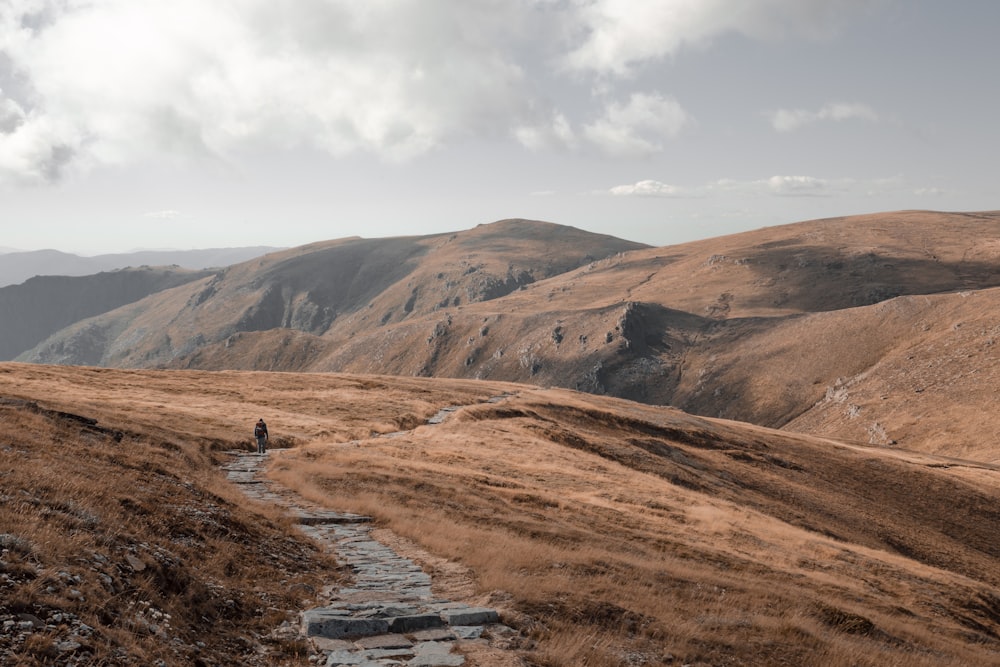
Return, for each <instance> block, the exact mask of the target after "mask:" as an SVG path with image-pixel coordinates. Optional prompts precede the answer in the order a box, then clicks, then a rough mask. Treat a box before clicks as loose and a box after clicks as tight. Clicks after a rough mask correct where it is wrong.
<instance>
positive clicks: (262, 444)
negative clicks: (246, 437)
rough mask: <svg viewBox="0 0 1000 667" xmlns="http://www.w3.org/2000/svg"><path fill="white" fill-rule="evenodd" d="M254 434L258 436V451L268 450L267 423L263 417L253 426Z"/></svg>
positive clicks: (259, 452)
mask: <svg viewBox="0 0 1000 667" xmlns="http://www.w3.org/2000/svg"><path fill="white" fill-rule="evenodd" d="M253 435H254V437H255V438H257V453H258V454H263V453H265V452H266V451H267V424H265V423H264V420H263V419H258V420H257V425H256V426H254V427H253Z"/></svg>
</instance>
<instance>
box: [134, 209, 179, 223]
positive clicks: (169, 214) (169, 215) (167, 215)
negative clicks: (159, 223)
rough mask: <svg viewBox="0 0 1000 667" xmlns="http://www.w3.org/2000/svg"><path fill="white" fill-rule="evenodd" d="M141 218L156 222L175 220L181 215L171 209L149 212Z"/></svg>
mask: <svg viewBox="0 0 1000 667" xmlns="http://www.w3.org/2000/svg"><path fill="white" fill-rule="evenodd" d="M142 217H144V218H153V219H156V220H176V219H177V218H180V217H182V213H181V212H180V211H175V210H173V209H167V210H165V211H149V212H148V213H143V214H142Z"/></svg>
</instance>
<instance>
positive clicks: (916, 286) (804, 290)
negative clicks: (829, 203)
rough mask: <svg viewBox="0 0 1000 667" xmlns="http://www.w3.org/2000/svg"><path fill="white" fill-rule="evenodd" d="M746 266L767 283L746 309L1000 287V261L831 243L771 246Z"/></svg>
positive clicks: (833, 305) (823, 307)
mask: <svg viewBox="0 0 1000 667" xmlns="http://www.w3.org/2000/svg"><path fill="white" fill-rule="evenodd" d="M746 265H747V266H749V268H750V269H751V270H752V271H753V272H754V274H755V275H756V276H757V281H758V282H759V283H763V284H764V285H767V286H769V287H770V288H771V289H769V290H767V291H766V293H763V294H761V295H759V296H757V297H749V298H748V300H747V303H746V304H745V305H746V306H748V307H762V308H773V307H779V308H789V309H795V310H801V311H804V312H819V311H828V310H839V309H842V308H854V307H858V306H869V305H872V304H875V303H879V302H880V301H886V300H888V299H892V298H895V297H898V296H908V295H915V294H935V293H941V292H950V291H955V290H964V289H984V288H988V287H997V286H1000V265H997V264H996V263H993V262H966V261H961V262H946V261H941V260H940V259H938V258H937V257H934V256H932V255H928V257H927V258H924V259H921V258H914V257H894V256H892V255H891V254H888V253H878V252H866V253H862V254H845V253H843V252H841V251H840V250H839V249H837V248H833V247H803V246H787V245H782V246H777V245H774V244H771V247H768V248H766V249H765V250H763V251H761V252H758V253H756V254H753V255H750V256H749V257H748V258H747V259H746Z"/></svg>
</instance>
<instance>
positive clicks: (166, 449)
mask: <svg viewBox="0 0 1000 667" xmlns="http://www.w3.org/2000/svg"><path fill="white" fill-rule="evenodd" d="M501 396H503V397H504V398H502V399H501V400H497V401H495V402H491V401H490V400H489V399H491V398H493V397H501ZM448 406H465V407H462V408H461V409H459V410H457V411H455V412H454V413H453V414H452V415H451V416H450V417H449V418H448V419H447V420H445V421H444V422H443V423H442V424H439V425H424V424H425V423H426V421H427V419H428V418H430V417H431V416H433V415H435V414H436V413H437V412H438V411H439V410H440V409H442V408H444V407H448ZM0 413H2V417H3V419H4V422H5V423H6V424H7V426H8V428H7V429H6V430H5V434H4V435H3V436H2V438H0V450H2V452H3V458H2V461H3V464H2V467H0V479H2V481H3V486H2V489H3V491H2V494H0V536H2V538H0V539H3V541H4V545H3V546H4V549H5V551H4V554H3V556H2V563H0V616H2V617H4V618H7V617H8V616H9V617H11V618H18V619H20V617H18V616H17V615H18V614H24V615H30V616H32V617H35V618H38V619H40V621H42V622H43V623H44V624H45V625H46V626H52V629H45V630H39V631H37V632H34V633H32V634H31V635H30V636H29V637H30V638H29V641H28V642H25V643H23V644H17V643H16V642H15V641H14V640H13V639H9V637H11V636H13V635H11V634H10V633H6V634H4V635H2V642H3V643H0V655H3V656H4V660H6V661H7V662H10V664H24V665H30V664H56V663H57V662H58V661H59V660H61V659H62V658H65V657H66V655H70V656H75V658H74V659H76V660H77V661H78V662H77V664H81V665H83V664H95V665H96V664H136V665H139V664H143V665H145V664H152V663H154V662H155V661H156V660H163V661H164V662H165V663H167V664H178V665H179V664H197V661H201V664H234V663H239V664H305V657H304V650H303V647H302V645H301V643H300V642H298V641H296V640H295V639H294V638H292V637H286V636H284V635H281V634H280V633H277V634H276V633H275V632H274V631H275V630H276V629H279V628H280V626H281V624H282V622H285V621H289V620H294V618H295V614H296V612H297V611H298V610H300V609H302V608H305V607H308V606H309V605H310V604H312V603H313V601H314V600H315V598H316V594H317V592H318V587H319V586H321V585H322V584H323V583H327V582H329V581H331V580H335V579H336V578H337V577H338V576H340V575H339V574H338V571H337V569H336V564H335V563H332V562H330V560H329V559H328V558H324V557H323V556H322V555H321V554H319V553H318V552H317V551H316V549H315V547H314V546H313V545H311V544H310V543H309V542H308V541H307V540H305V539H304V538H302V537H300V536H299V535H298V533H296V532H295V531H294V530H293V528H292V526H290V525H289V523H288V522H287V520H285V519H284V518H282V517H280V516H277V515H276V514H275V513H274V512H273V511H271V510H269V509H268V508H266V507H260V506H257V505H255V504H252V503H250V502H248V501H246V500H245V499H243V498H242V497H241V495H240V493H239V491H238V490H236V489H234V488H232V487H231V486H230V485H229V484H228V483H226V482H225V481H224V479H223V477H222V474H221V473H220V472H219V470H218V465H219V464H220V463H221V462H222V461H223V460H224V459H225V457H226V455H225V452H226V451H229V450H231V449H235V448H243V449H250V448H251V446H252V445H251V442H250V441H251V438H250V432H251V429H252V426H253V423H254V422H255V421H256V420H257V418H258V417H263V418H264V419H265V420H266V421H267V423H268V426H269V428H270V431H271V433H272V436H273V437H274V442H273V445H275V446H280V447H285V448H287V449H286V451H283V452H278V453H275V454H274V455H273V456H272V461H271V466H270V471H269V474H270V475H271V476H272V477H273V478H274V479H276V480H279V481H281V482H282V483H283V484H285V485H286V486H288V487H290V488H293V489H295V490H297V491H298V492H299V493H301V494H302V495H303V496H305V497H307V498H308V499H310V500H312V501H314V502H317V503H320V504H323V505H326V506H329V507H331V508H336V509H341V510H350V511H356V512H363V513H366V514H370V515H372V516H373V517H375V519H376V524H377V526H378V527H379V530H380V531H385V534H386V535H387V536H388V539H395V540H398V541H399V542H400V544H403V545H404V546H405V545H409V547H410V548H411V549H412V551H413V552H414V553H416V554H418V556H419V555H420V554H422V555H423V556H422V557H423V558H424V559H425V560H426V561H427V563H428V568H429V569H442V570H443V569H446V568H445V565H447V564H453V565H454V566H455V568H456V569H455V572H459V573H461V574H460V577H459V578H464V579H465V580H466V581H465V582H464V583H463V585H462V586H456V587H455V588H454V591H461V592H462V595H464V596H465V599H466V600H467V601H474V602H480V603H487V604H490V605H493V606H496V607H498V608H499V609H500V610H501V613H502V617H503V619H504V621H505V622H506V623H508V624H509V625H511V626H512V627H514V628H515V629H517V630H518V631H519V633H520V636H521V640H520V641H519V642H517V644H516V646H512V647H511V651H512V653H514V654H516V656H517V659H518V660H519V661H520V662H521V663H522V664H524V665H538V666H546V667H571V666H574V667H575V666H580V665H588V666H612V665H614V666H618V665H630V666H638V665H661V664H662V665H671V664H676V665H681V664H689V665H702V666H705V665H830V666H834V667H837V666H845V667H846V666H848V665H872V666H875V665H879V666H886V665H889V666H893V665H896V666H900V667H902V666H903V665H906V666H911V665H913V666H918V667H919V666H928V667H929V666H931V665H935V666H937V665H946V666H955V667H957V666H959V665H963V666H965V665H1000V543H998V541H997V540H996V538H995V536H996V535H997V534H998V532H1000V510H998V508H1000V502H998V501H1000V471H998V470H997V469H996V467H994V466H989V465H983V464H976V463H972V462H962V461H957V460H954V459H941V458H935V457H932V456H929V455H925V454H915V453H907V452H905V451H902V450H899V449H892V450H888V449H879V448H871V447H862V446H858V445H847V444H841V443H835V442H832V441H828V440H821V439H816V438H808V437H804V436H796V435H794V434H789V433H784V432H776V431H770V430H767V429H762V428H757V427H750V426H746V425H743V424H737V423H734V422H725V421H720V420H709V419H703V418H697V417H692V416H689V415H686V414H684V413H682V412H679V411H676V410H671V409H664V408H655V407H650V406H645V405H639V404H635V403H631V402H627V401H622V400H616V399H609V398H605V397H596V396H590V395H584V394H578V393H575V392H570V391H565V390H552V389H548V390H546V389H537V388H531V387H527V386H519V385H510V384H502V383H482V382H474V381H464V380H432V379H425V378H386V377H373V376H364V377H362V376H356V377H352V376H337V375H327V374H293V373H249V372H247V373H239V372H214V373H213V372H196V371H121V370H108V369H91V368H67V367H46V366H31V365H20V364H5V365H0ZM92 420H96V421H92ZM389 434H392V437H385V436H387V435H389ZM57 615H58V616H59V618H60V619H61V620H63V621H65V622H62V623H59V622H55V621H54V619H55V618H56V616H57ZM67 619H68V620H67ZM74 619H78V622H77V620H74ZM81 623H82V624H85V625H86V626H87V627H89V628H91V633H90V634H89V635H88V636H83V635H81V633H80V628H79V626H80V624H81ZM71 635H72V637H73V639H72V641H74V642H75V643H77V644H79V647H77V648H74V649H73V650H72V651H69V652H68V653H60V651H65V650H66V649H67V647H68V646H72V644H67V643H66V642H68V641H69V640H70V636H71ZM60 656H62V658H60ZM472 659H475V658H474V657H473V658H472ZM88 661H89V662H88ZM5 664H6V663H5ZM474 664H480V665H481V667H486V665H487V663H486V662H481V663H474Z"/></svg>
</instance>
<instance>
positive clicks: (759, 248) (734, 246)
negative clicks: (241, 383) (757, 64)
mask: <svg viewBox="0 0 1000 667" xmlns="http://www.w3.org/2000/svg"><path fill="white" fill-rule="evenodd" d="M630 248H631V249H630ZM997 285H1000V213H997V212H987V213H976V214H972V213H934V212H925V211H904V212H897V213H884V214H873V215H865V216H854V217H849V218H836V219H826V220H814V221H808V222H802V223H796V224H792V225H784V226H780V227H771V228H766V229H761V230H756V231H752V232H746V233H742V234H734V235H731V236H726V237H720V238H716V239H707V240H704V241H698V242H694V243H687V244H683V245H678V246H671V247H665V248H642V247H635V244H627V243H626V242H622V241H618V240H614V239H610V238H608V237H597V236H595V235H588V234H585V233H583V232H579V231H578V230H572V229H571V228H565V227H559V226H555V225H547V224H545V223H531V222H525V221H505V222H502V223H495V224H493V225H484V226H480V227H478V228H476V229H474V230H469V231H467V232H462V233H458V234H453V235H438V236H433V237H413V238H401V239H387V240H379V241H365V240H362V239H348V240H342V241H336V242H328V243H325V244H314V245H312V246H306V247H304V248H300V249H295V250H292V251H287V252H286V253H278V254H275V255H272V256H268V258H265V259H264V260H259V261H255V262H249V263H245V264H243V265H240V266H238V267H233V268H231V269H230V270H229V271H227V273H226V274H225V275H223V276H220V278H218V279H217V280H216V281H213V282H212V283H207V282H206V283H204V284H200V285H198V286H194V285H191V286H188V287H187V288H186V290H187V291H186V292H184V290H181V292H182V293H178V294H176V295H174V296H171V297H169V299H168V298H167V297H166V295H161V296H159V297H155V298H152V299H150V300H149V301H147V302H144V303H142V304H141V305H140V306H139V307H137V308H135V309H130V310H129V312H128V313H114V314H109V315H107V316H102V317H100V318H97V319H96V320H94V321H92V322H89V323H87V324H86V325H85V326H83V327H82V328H81V327H77V328H74V329H69V330H67V331H64V332H61V333H60V334H59V335H58V336H56V337H55V338H54V339H53V340H51V341H49V342H47V343H46V344H45V345H42V346H40V347H38V348H36V349H35V350H34V351H33V352H32V353H31V354H29V355H25V356H23V357H22V359H24V360H32V361H55V360H59V361H60V362H63V363H73V362H72V355H66V354H63V352H64V351H65V350H66V349H77V348H86V347H87V346H86V345H84V344H82V342H83V341H87V340H98V341H101V342H100V346H101V349H102V355H101V356H100V357H99V358H98V361H97V362H99V363H100V364H102V365H112V366H134V367H143V366H145V367H149V366H170V367H174V368H202V369H248V370H249V369H267V370H301V371H306V370H308V371H347V372H356V373H388V374H396V375H405V376H413V375H419V376H435V377H467V378H477V379H493V380H502V381H516V382H528V383H532V384H537V385H542V386H562V387H568V388H572V389H578V390H583V391H587V392H591V393H595V394H609V395H614V396H620V397H625V398H629V399H633V400H638V401H642V402H647V403H652V404H666V405H674V406H677V407H681V408H683V409H684V410H686V411H689V412H692V413H696V414H701V415H707V416H716V417H725V418H731V419H737V420H741V421H748V422H752V423H756V424H761V425H764V426H769V427H788V428H794V429H799V430H806V431H809V432H813V433H816V434H819V435H830V436H838V435H839V436H842V437H848V438H851V439H856V440H859V441H863V442H871V443H873V444H882V445H892V444H894V443H895V444H901V445H903V446H905V447H910V448H915V449H921V450H925V451H933V452H938V453H942V454H948V453H951V454H955V455H961V456H968V457H973V458H981V459H983V460H990V461H993V460H998V459H1000V450H998V448H997V446H996V445H995V444H994V443H995V442H996V440H995V438H993V437H992V436H991V434H994V433H1000V425H997V426H994V424H993V421H992V418H988V419H983V418H981V417H977V416H976V415H982V414H992V413H991V411H990V409H989V406H990V405H991V398H990V396H989V394H988V392H986V391H983V390H978V389H976V388H975V386H974V384H975V380H976V379H977V378H986V379H987V381H990V382H992V379H993V378H995V377H997V376H1000V369H998V368H997V361H996V357H995V356H994V355H993V354H991V353H990V347H989V345H988V344H987V339H989V338H990V337H991V336H992V334H991V333H984V334H982V335H981V336H978V337H975V336H972V334H971V333H970V332H972V331H985V332H991V331H993V329H994V327H997V326H1000V322H995V321H994V319H993V318H992V317H991V316H990V313H993V312H997V311H996V309H995V307H994V305H993V304H994V302H995V301H996V298H997V297H996V294H995V292H994V291H993V289H992V288H994V287H996V286H997ZM973 294H974V295H976V298H966V297H963V296H962V295H973ZM140 318H141V319H140ZM962 322H975V328H965V329H964V330H963V335H962V336H961V337H955V336H951V338H949V336H950V335H951V334H950V333H949V332H953V331H954V330H957V329H953V327H955V326H956V325H957V326H958V327H961V326H962V325H961V323H962ZM150 332H155V335H150ZM74 338H76V339H78V341H77V343H72V342H70V341H72V340H73V339H74ZM952 339H954V340H952ZM935 340H937V342H935ZM961 341H965V342H961ZM900 355H902V356H900ZM914 355H916V356H914ZM907 356H909V357H910V358H909V359H907ZM88 359H93V358H92V357H88ZM945 360H947V361H946V363H945ZM78 363H79V362H78ZM915 365H920V366H922V367H923V368H924V370H923V371H921V372H920V373H916V372H915V371H913V367H914V366H915ZM893 369H895V370H893ZM890 371H891V373H892V374H894V375H892V376H891V377H890V376H885V377H883V375H884V374H885V373H890ZM934 374H939V375H941V374H945V375H948V376H949V377H954V378H959V379H961V381H959V380H955V382H957V383H958V384H956V385H955V386H959V385H962V386H966V387H967V389H965V390H964V391H965V393H964V394H961V395H960V394H957V393H952V392H949V391H948V387H949V386H951V385H950V384H946V383H941V382H930V384H928V386H929V387H931V389H927V390H925V389H924V388H921V387H920V386H918V385H919V383H917V381H916V380H915V379H913V378H917V377H918V376H926V377H925V379H923V380H920V383H924V384H927V383H928V381H929V380H928V378H929V379H930V380H933V377H932V376H933V375H934ZM846 383H849V384H850V385H851V389H850V390H849V391H850V392H852V393H851V396H852V397H853V398H851V400H847V399H845V398H844V396H845V391H847V390H845V384H846ZM880 383H881V384H880ZM915 383H916V384H915ZM952 384H954V383H952ZM882 385H884V386H882ZM862 387H870V388H869V389H864V390H863V391H862ZM828 397H833V399H832V400H831V399H828ZM855 399H856V400H855ZM862 399H863V400H862ZM925 402H926V404H925ZM838 406H839V407H838ZM917 406H923V407H920V410H921V412H919V413H918V414H919V415H920V416H919V417H918V416H917V414H910V413H909V412H908V410H909V409H910V408H911V407H913V408H914V409H916V408H917ZM838 410H839V412H838ZM928 417H932V418H928ZM984 436H985V437H984Z"/></svg>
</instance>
